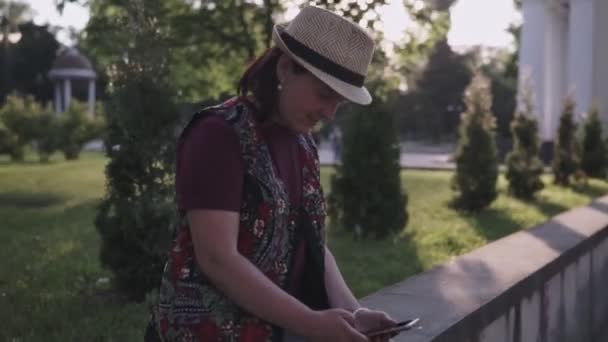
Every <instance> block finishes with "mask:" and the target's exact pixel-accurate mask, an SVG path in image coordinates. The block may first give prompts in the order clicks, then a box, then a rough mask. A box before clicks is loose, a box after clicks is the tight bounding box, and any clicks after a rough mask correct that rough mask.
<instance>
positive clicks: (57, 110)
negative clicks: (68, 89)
mask: <svg viewBox="0 0 608 342" xmlns="http://www.w3.org/2000/svg"><path fill="white" fill-rule="evenodd" d="M53 86H54V88H55V114H56V115H59V113H61V86H60V85H59V81H55V83H54V84H53Z"/></svg>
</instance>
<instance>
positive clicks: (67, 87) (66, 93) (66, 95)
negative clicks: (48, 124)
mask: <svg viewBox="0 0 608 342" xmlns="http://www.w3.org/2000/svg"><path fill="white" fill-rule="evenodd" d="M71 100H72V82H71V81H70V79H69V78H66V79H65V80H64V81H63V110H67V109H68V108H69V107H70V101H71Z"/></svg>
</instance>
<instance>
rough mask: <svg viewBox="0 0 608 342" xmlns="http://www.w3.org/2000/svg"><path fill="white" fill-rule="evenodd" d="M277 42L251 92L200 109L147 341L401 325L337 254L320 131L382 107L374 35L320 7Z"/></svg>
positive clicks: (276, 337)
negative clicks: (369, 84) (360, 289)
mask: <svg viewBox="0 0 608 342" xmlns="http://www.w3.org/2000/svg"><path fill="white" fill-rule="evenodd" d="M273 40H274V42H275V43H276V47H273V48H271V49H269V50H268V51H267V52H266V53H265V54H264V55H263V56H262V57H260V58H259V59H258V60H257V61H255V62H254V63H253V64H252V65H251V66H250V67H249V68H248V70H247V71H246V72H245V74H244V75H243V77H242V79H241V81H240V83H239V96H238V97H236V98H233V99H231V100H228V101H227V102H225V103H222V104H220V105H218V106H215V107H211V108H206V109H203V110H202V111H201V112H199V113H197V114H195V115H194V117H193V119H192V120H191V121H190V123H189V124H188V125H187V127H186V128H185V129H184V131H183V132H182V134H181V136H180V140H179V143H178V165H177V177H176V187H177V195H178V196H177V197H178V207H179V210H180V216H181V218H182V220H181V222H180V225H179V229H178V230H177V232H176V238H175V241H174V244H173V246H172V249H171V251H170V253H169V259H168V262H167V265H166V267H165V271H164V274H163V279H162V284H161V290H160V301H159V304H158V305H157V306H156V307H155V308H154V310H153V320H152V323H151V325H150V329H149V330H148V333H147V334H146V339H150V340H155V338H156V340H157V338H158V337H159V338H160V340H163V341H298V340H300V341H302V340H312V341H362V342H363V341H367V340H368V339H367V338H366V337H365V335H364V334H363V333H362V332H365V331H368V330H371V329H375V328H383V327H390V326H392V325H394V324H395V322H394V321H393V320H392V319H391V318H390V317H389V316H388V315H387V314H386V313H384V312H379V311H373V310H368V309H364V308H361V307H360V305H359V303H358V302H357V300H356V298H355V297H354V296H353V294H352V293H351V291H350V290H349V288H348V287H347V286H346V284H345V282H344V279H343V278H342V275H341V274H340V271H339V269H338V266H337V265H336V261H335V260H334V257H333V255H332V254H331V252H330V251H329V250H328V249H327V247H326V246H325V240H324V227H323V225H324V220H325V204H324V197H323V193H322V190H321V185H320V176H319V165H318V157H317V151H316V147H315V145H314V142H313V140H312V138H311V136H310V131H311V129H312V128H313V127H314V126H315V125H316V124H317V123H318V122H319V121H320V120H330V119H332V118H333V116H334V114H335V112H336V109H337V108H338V106H339V104H340V103H341V102H342V101H344V100H349V101H352V102H356V103H360V104H369V103H370V102H371V97H370V95H369V93H368V91H367V90H366V89H365V88H364V87H363V81H364V78H365V74H366V72H367V68H368V66H369V63H370V61H371V57H372V53H373V49H374V44H373V40H372V39H371V38H370V37H369V35H368V34H367V33H365V31H364V30H363V29H361V28H360V27H359V26H358V25H356V24H354V23H352V22H350V21H348V20H346V19H344V18H342V17H340V16H338V15H336V14H334V13H332V12H329V11H326V10H323V9H320V8H316V7H306V8H304V9H302V11H301V12H300V13H299V14H298V16H297V17H296V18H295V19H294V20H293V21H291V22H290V23H289V24H288V25H280V26H279V25H277V26H275V28H274V32H273ZM386 339H388V337H383V338H381V340H386Z"/></svg>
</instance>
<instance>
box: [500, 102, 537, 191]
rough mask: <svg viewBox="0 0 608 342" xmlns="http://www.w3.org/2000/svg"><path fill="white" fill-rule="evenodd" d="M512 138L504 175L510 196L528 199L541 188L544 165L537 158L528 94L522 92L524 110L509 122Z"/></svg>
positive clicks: (535, 126) (533, 121) (535, 136)
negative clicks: (511, 146) (507, 182)
mask: <svg viewBox="0 0 608 342" xmlns="http://www.w3.org/2000/svg"><path fill="white" fill-rule="evenodd" d="M511 134H512V136H513V150H512V151H511V152H509V154H508V155H507V175H506V177H507V180H508V181H509V192H510V193H511V194H513V195H514V196H515V197H518V198H522V199H531V198H532V197H534V194H535V193H536V192H538V191H539V190H541V189H542V188H543V187H544V184H543V182H542V180H541V178H540V176H541V175H542V173H543V163H542V161H541V160H540V158H539V157H538V155H539V152H540V141H539V138H538V123H537V121H536V116H535V113H534V105H533V103H532V94H531V93H530V91H529V90H525V93H524V94H523V108H522V109H521V111H518V112H517V113H516V114H515V117H514V118H513V121H512V122H511Z"/></svg>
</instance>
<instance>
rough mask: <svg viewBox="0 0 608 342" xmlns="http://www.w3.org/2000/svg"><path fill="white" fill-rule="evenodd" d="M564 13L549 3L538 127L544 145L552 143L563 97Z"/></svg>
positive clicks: (565, 38) (564, 56) (566, 27)
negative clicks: (542, 100) (541, 118)
mask: <svg viewBox="0 0 608 342" xmlns="http://www.w3.org/2000/svg"><path fill="white" fill-rule="evenodd" d="M568 30H569V29H568V11H567V9H566V7H564V6H563V4H562V3H561V1H553V2H550V3H549V6H548V12H547V25H546V45H545V49H546V50H545V52H546V53H545V68H546V69H545V75H544V76H545V77H544V84H545V86H544V89H545V105H544V108H543V110H544V113H543V121H542V123H539V124H540V126H539V127H540V130H541V132H542V137H543V139H544V140H545V141H554V140H555V137H556V136H557V129H558V127H559V116H560V114H561V112H562V109H563V104H564V99H565V98H566V93H567V84H566V82H567V77H568V76H567V70H568V68H567V61H568V59H567V57H568V43H569V42H568Z"/></svg>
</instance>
